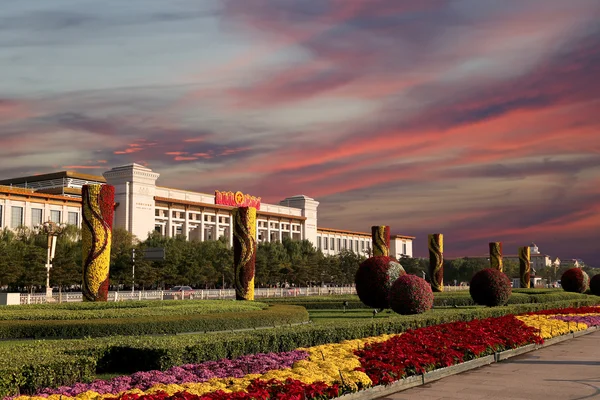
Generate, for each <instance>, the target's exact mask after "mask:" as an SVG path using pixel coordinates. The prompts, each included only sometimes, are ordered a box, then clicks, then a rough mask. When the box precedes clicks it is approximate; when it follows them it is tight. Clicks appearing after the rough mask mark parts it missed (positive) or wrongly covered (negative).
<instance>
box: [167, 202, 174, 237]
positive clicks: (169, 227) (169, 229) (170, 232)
mask: <svg viewBox="0 0 600 400" xmlns="http://www.w3.org/2000/svg"><path fill="white" fill-rule="evenodd" d="M168 213H169V214H168V216H167V217H168V218H169V220H168V221H167V237H173V208H172V207H171V206H170V205H169V211H168Z"/></svg>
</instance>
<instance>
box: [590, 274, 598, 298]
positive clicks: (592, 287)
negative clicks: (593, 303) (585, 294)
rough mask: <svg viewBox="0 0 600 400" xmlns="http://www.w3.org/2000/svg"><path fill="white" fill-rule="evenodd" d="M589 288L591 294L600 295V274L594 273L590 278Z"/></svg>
mask: <svg viewBox="0 0 600 400" xmlns="http://www.w3.org/2000/svg"><path fill="white" fill-rule="evenodd" d="M590 290H591V291H592V294H595V295H596V296H600V274H597V275H594V276H593V277H592V279H590Z"/></svg>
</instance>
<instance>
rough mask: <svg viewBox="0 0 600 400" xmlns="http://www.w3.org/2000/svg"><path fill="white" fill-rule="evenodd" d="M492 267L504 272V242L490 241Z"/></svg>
mask: <svg viewBox="0 0 600 400" xmlns="http://www.w3.org/2000/svg"><path fill="white" fill-rule="evenodd" d="M490 268H493V269H497V270H498V271H500V272H504V264H503V262H502V242H490Z"/></svg>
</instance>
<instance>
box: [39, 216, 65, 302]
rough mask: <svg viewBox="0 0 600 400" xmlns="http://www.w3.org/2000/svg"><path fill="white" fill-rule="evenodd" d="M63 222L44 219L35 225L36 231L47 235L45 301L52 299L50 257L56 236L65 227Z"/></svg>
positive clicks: (52, 255)
mask: <svg viewBox="0 0 600 400" xmlns="http://www.w3.org/2000/svg"><path fill="white" fill-rule="evenodd" d="M65 227H66V225H65V224H59V223H57V222H52V221H46V222H44V223H43V224H41V225H37V226H36V227H35V229H36V230H37V231H38V232H41V233H45V234H46V235H47V236H48V253H47V257H46V301H49V300H50V299H52V287H50V268H52V259H53V258H54V253H55V251H56V238H57V236H58V235H60V234H61V233H62V232H63V230H64V229H65Z"/></svg>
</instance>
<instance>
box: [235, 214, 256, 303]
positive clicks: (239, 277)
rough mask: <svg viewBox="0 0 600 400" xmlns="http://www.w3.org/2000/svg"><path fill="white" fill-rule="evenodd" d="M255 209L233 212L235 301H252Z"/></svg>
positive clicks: (254, 259) (254, 257)
mask: <svg viewBox="0 0 600 400" xmlns="http://www.w3.org/2000/svg"><path fill="white" fill-rule="evenodd" d="M255 262H256V208H254V207H239V208H236V209H235V210H233V274H234V283H235V298H236V300H254V264H255Z"/></svg>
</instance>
